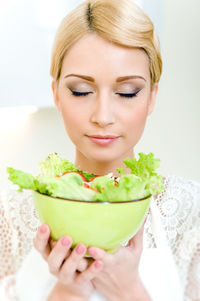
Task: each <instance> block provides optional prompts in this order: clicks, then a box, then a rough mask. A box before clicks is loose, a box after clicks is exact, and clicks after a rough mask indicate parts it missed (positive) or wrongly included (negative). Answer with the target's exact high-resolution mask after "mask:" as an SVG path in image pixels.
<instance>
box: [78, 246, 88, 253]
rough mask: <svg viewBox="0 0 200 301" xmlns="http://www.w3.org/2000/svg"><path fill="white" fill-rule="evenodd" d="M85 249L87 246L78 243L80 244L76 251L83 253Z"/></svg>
mask: <svg viewBox="0 0 200 301" xmlns="http://www.w3.org/2000/svg"><path fill="white" fill-rule="evenodd" d="M85 251H86V249H85V247H84V246H83V245H78V246H77V247H76V252H77V253H78V254H83V253H84V252H85Z"/></svg>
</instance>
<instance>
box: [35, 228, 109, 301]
mask: <svg viewBox="0 0 200 301" xmlns="http://www.w3.org/2000/svg"><path fill="white" fill-rule="evenodd" d="M49 242H50V229H49V227H48V225H46V224H43V225H41V226H40V227H39V229H38V231H37V234H36V237H35V239H34V247H35V249H36V250H37V251H38V252H39V253H40V254H41V255H42V256H43V258H44V260H46V262H47V263H48V266H49V271H50V272H51V274H53V275H54V276H56V277H57V279H58V282H59V283H60V284H61V285H62V286H64V287H65V288H66V294H67V293H69V294H71V295H74V296H80V297H83V298H84V297H89V296H90V295H91V294H92V293H93V291H94V286H93V284H92V282H91V280H92V279H93V278H94V277H95V276H96V275H97V273H98V272H99V271H101V268H102V264H103V263H102V261H99V260H97V261H94V260H93V259H92V260H91V259H86V258H84V254H85V252H86V247H85V246H84V245H83V244H78V245H77V246H76V247H75V248H74V249H73V250H72V251H71V249H70V247H71V245H72V238H71V237H70V236H64V237H62V238H61V239H60V240H59V241H58V242H56V243H55V242H53V243H51V245H50V243H49Z"/></svg>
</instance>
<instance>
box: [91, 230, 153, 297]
mask: <svg viewBox="0 0 200 301" xmlns="http://www.w3.org/2000/svg"><path fill="white" fill-rule="evenodd" d="M143 231H144V225H143V226H142V227H141V229H140V230H139V231H138V232H137V233H136V235H135V236H134V237H133V238H132V239H131V240H130V241H129V243H128V245H127V246H126V247H122V246H121V247H119V249H118V250H117V252H116V253H114V254H110V253H108V252H106V251H104V250H102V249H100V248H97V247H90V248H88V252H89V253H90V255H91V256H92V257H93V258H94V259H95V260H101V261H103V269H102V270H101V272H100V273H99V274H98V275H97V276H96V277H95V278H94V279H93V280H92V283H93V284H94V286H95V288H96V290H97V291H99V292H100V293H101V294H102V295H103V296H104V297H105V298H107V300H109V301H112V300H113V301H114V300H115V301H118V300H123V301H129V300H131V301H133V300H141V301H150V300H151V299H150V297H149V295H148V293H147V291H146V290H145V288H144V286H143V284H142V282H141V280H140V277H139V272H138V267H139V262H140V257H141V254H142V250H143Z"/></svg>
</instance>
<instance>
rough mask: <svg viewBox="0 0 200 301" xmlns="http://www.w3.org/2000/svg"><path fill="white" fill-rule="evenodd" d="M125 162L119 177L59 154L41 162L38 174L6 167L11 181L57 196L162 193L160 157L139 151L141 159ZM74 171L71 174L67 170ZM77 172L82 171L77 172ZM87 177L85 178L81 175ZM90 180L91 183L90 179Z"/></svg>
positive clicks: (90, 198) (125, 198) (123, 197)
mask: <svg viewBox="0 0 200 301" xmlns="http://www.w3.org/2000/svg"><path fill="white" fill-rule="evenodd" d="M123 163H124V164H125V166H126V167H127V168H129V169H130V174H125V171H124V168H118V169H116V170H117V171H118V173H119V174H120V175H121V176H120V177H119V178H118V179H116V178H115V177H113V176H112V174H111V175H106V176H98V177H96V178H94V179H92V178H93V177H94V176H95V175H94V174H92V173H87V172H86V171H82V170H80V168H79V167H76V166H75V165H74V164H73V163H71V162H69V161H68V160H66V159H61V158H60V157H59V156H58V155H57V154H56V153H52V154H50V155H49V156H48V157H47V158H46V159H45V160H43V161H42V162H40V163H39V166H40V170H41V172H40V174H39V175H38V176H36V177H34V176H32V175H31V174H29V173H25V172H23V171H20V170H16V169H13V168H11V167H8V168H7V172H8V174H9V180H10V181H12V182H13V183H14V184H17V185H18V186H19V191H22V189H31V190H35V191H38V192H40V193H43V194H47V195H51V196H54V197H62V198H69V199H75V200H85V201H86V200H87V201H100V202H102V201H103V202H111V201H115V202H118V201H128V200H133V199H138V198H142V197H145V196H147V195H149V194H156V193H158V194H159V193H161V192H162V191H163V190H164V185H163V179H162V177H161V175H159V174H157V172H156V169H157V168H158V167H159V166H160V159H156V158H154V155H153V153H149V154H147V155H146V154H144V153H139V159H138V160H137V159H136V158H126V159H125V160H124V161H123ZM68 171H72V173H67V174H65V175H63V173H66V172H68ZM76 172H79V174H78V173H76ZM81 175H82V176H84V177H85V181H84V178H83V177H82V176H81ZM90 180H91V182H90Z"/></svg>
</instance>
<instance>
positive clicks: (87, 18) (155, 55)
mask: <svg viewBox="0 0 200 301" xmlns="http://www.w3.org/2000/svg"><path fill="white" fill-rule="evenodd" d="M92 32H95V33H97V34H98V35H99V36H101V37H103V38H104V39H106V40H107V41H109V42H112V43H114V44H116V45H120V46H125V47H132V48H141V49H143V50H144V51H145V52H146V54H147V55H148V57H149V70H150V76H151V88H152V87H153V85H154V83H158V82H159V80H160V77H161V73H162V59H161V53H160V42H159V39H158V37H157V35H156V33H155V30H154V25H153V23H152V21H151V19H150V18H149V17H148V16H147V15H146V14H145V13H144V12H143V10H142V9H141V8H140V7H139V6H138V5H137V4H136V3H134V2H133V1H132V0H86V1H84V2H83V3H81V4H80V5H79V6H77V7H76V8H75V9H74V10H73V11H71V12H70V13H69V14H68V15H67V16H66V17H65V18H64V19H63V20H62V22H61V24H60V26H59V28H58V30H57V33H56V36H55V40H54V44H53V49H52V58H51V68H50V74H51V76H52V78H53V79H54V80H56V81H59V78H60V74H61V68H62V62H63V59H64V56H65V54H66V52H67V51H68V49H69V48H70V46H71V45H72V44H74V43H75V42H76V41H77V40H78V39H80V38H81V37H83V36H84V35H85V34H88V33H92Z"/></svg>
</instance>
